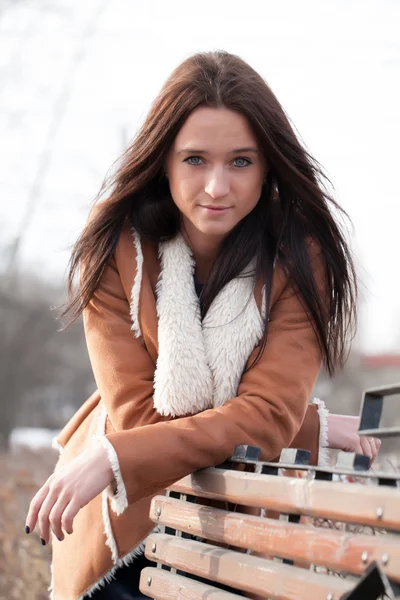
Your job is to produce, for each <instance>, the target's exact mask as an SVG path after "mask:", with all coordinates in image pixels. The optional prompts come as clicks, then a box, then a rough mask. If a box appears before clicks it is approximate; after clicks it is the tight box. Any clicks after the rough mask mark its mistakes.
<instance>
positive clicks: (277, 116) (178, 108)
mask: <svg viewBox="0 0 400 600" xmlns="http://www.w3.org/2000/svg"><path fill="white" fill-rule="evenodd" d="M332 207H334V208H336V209H337V208H338V207H337V206H336V204H335V203H334V201H333V200H332V199H331V198H330V197H329V195H328V193H327V192H326V191H325V189H324V188H323V186H322V180H321V171H320V169H319V167H318V164H317V163H316V161H314V160H313V159H312V157H311V156H310V155H309V154H308V152H307V151H306V150H305V149H304V148H303V147H302V146H301V144H300V142H299V141H298V139H297V138H296V136H295V134H294V132H293V129H292V127H291V125H290V123H289V121H288V119H287V117H286V115H285V113H284V111H283V109H282V107H281V106H280V104H279V102H278V100H277V99H276V98H275V96H274V94H273V93H272V92H271V90H270V88H269V87H268V86H267V84H266V83H265V82H264V81H263V79H262V78H261V77H260V76H259V75H258V74H257V73H256V72H255V71H254V70H253V69H252V68H251V67H250V66H249V65H247V64H246V63H245V62H243V61H242V60H241V59H239V58H237V57H236V56H233V55H231V54H227V53H225V52H212V53H204V54H197V55H195V56H193V57H191V58H189V59H188V60H186V61H185V62H183V63H182V64H181V65H180V66H179V67H178V68H177V69H176V70H175V71H174V73H173V74H172V75H171V76H170V78H169V79H168V81H167V82H166V84H165V86H164V87H163V89H162V91H161V92H160V94H159V96H158V97H157V99H156V101H155V103H154V105H153V106H152V108H151V110H150V113H149V115H148V117H147V119H146V121H145V123H144V125H143V127H142V128H141V130H140V132H139V134H138V135H137V137H136V139H135V140H134V141H133V143H132V144H131V146H130V147H129V148H128V150H127V151H126V153H125V155H124V157H123V160H122V162H121V164H120V166H119V168H118V170H117V172H116V174H115V176H114V178H113V180H112V181H111V182H110V185H109V193H108V196H107V199H106V200H103V201H101V202H99V203H98V204H97V206H96V209H95V210H94V211H93V212H92V214H91V217H90V219H89V222H88V224H87V226H86V227H85V229H84V231H83V233H82V235H81V237H80V238H79V240H78V241H77V243H76V246H75V248H74V252H73V255H72V259H71V270H70V279H69V284H70V291H71V290H72V281H73V278H74V275H75V274H76V272H77V270H78V268H79V269H80V272H81V278H80V286H79V289H78V292H77V294H76V295H75V296H72V298H71V302H70V305H69V310H70V313H71V316H72V318H73V319H74V318H76V317H78V316H79V315H80V314H81V313H83V319H84V326H85V333H86V338H87V345H88V350H89V355H90V359H91V363H92V367H93V372H94V375H95V379H96V383H97V386H98V390H97V391H96V392H95V393H94V394H93V395H92V396H91V397H90V398H89V399H88V400H87V401H86V403H85V404H84V405H83V406H82V407H81V409H80V410H79V411H78V412H77V413H76V415H75V416H74V417H73V418H72V419H71V421H70V422H69V423H68V424H67V425H66V427H65V428H64V429H63V431H62V432H61V434H60V435H59V437H58V444H59V446H60V447H61V448H62V453H61V456H60V461H59V463H58V466H57V469H56V471H55V473H54V474H53V475H52V476H51V477H50V478H49V479H48V481H47V482H46V483H45V484H44V486H43V487H42V488H41V489H40V490H39V492H38V493H37V494H36V496H35V498H34V499H33V501H32V503H31V507H30V510H29V514H28V517H27V522H26V527H27V532H28V533H29V531H32V530H33V529H34V527H35V525H36V522H37V521H38V523H39V528H40V535H41V538H42V543H44V544H45V543H47V542H48V541H49V537H50V527H51V529H52V531H53V533H54V536H53V540H54V546H53V597H54V598H55V600H76V599H78V598H84V597H88V596H89V595H91V596H92V597H96V598H103V599H105V598H135V597H139V592H138V590H137V584H136V583H134V582H135V576H137V573H138V570H139V565H141V564H142V563H143V558H138V557H139V556H140V555H141V554H142V552H143V540H145V538H146V536H147V535H148V534H149V532H150V531H151V530H152V528H153V524H152V522H151V521H150V519H149V505H150V500H151V497H152V496H153V495H154V494H156V493H160V492H162V491H163V490H165V488H167V487H168V486H169V485H170V484H172V483H173V482H175V481H176V480H178V479H179V478H181V477H183V476H185V475H187V474H189V473H192V472H193V471H196V470H198V469H201V468H203V467H207V466H211V465H216V464H218V463H221V462H223V461H224V460H225V459H226V458H228V457H229V456H230V455H232V453H233V450H234V447H235V445H236V444H251V445H253V446H258V447H260V448H261V451H262V458H263V459H264V460H273V459H276V458H277V457H279V454H280V451H281V449H282V448H283V447H287V446H289V445H293V446H296V447H302V448H309V449H310V450H311V451H312V459H313V462H314V463H316V462H317V461H318V460H319V461H322V460H323V458H324V451H325V452H326V450H324V447H327V446H330V447H336V448H342V449H347V450H357V451H359V452H362V453H365V454H368V455H369V456H370V457H371V458H372V459H374V458H375V456H376V453H377V448H378V446H379V442H378V441H376V440H373V439H369V440H367V439H360V438H359V437H358V436H357V434H356V429H357V419H356V418H355V417H354V418H353V417H341V416H339V415H327V411H326V409H325V407H324V406H323V404H322V403H321V402H320V401H315V402H314V403H311V404H309V401H310V397H311V394H312V390H313V387H314V384H315V381H316V378H317V375H318V372H319V370H320V366H321V363H324V364H325V366H326V369H327V371H328V372H329V373H330V374H333V373H334V372H335V371H336V370H337V369H338V368H339V367H340V366H341V365H342V363H343V360H344V355H345V342H346V338H347V335H348V333H349V332H350V330H351V327H352V325H353V324H354V317H355V302H356V289H355V288H356V286H355V277H354V268H353V264H352V260H351V256H350V252H349V250H348V247H347V245H346V242H345V239H344V237H343V235H342V232H341V230H340V227H339V226H338V223H337V222H336V220H335V218H334V216H333V212H332ZM65 533H66V534H67V535H65ZM68 534H69V535H68ZM57 538H58V540H59V541H58V540H57ZM126 565H130V566H129V567H127V566H126ZM113 577H115V579H114V581H113V582H112V583H110V582H111V580H112V579H113ZM135 586H136V589H135Z"/></svg>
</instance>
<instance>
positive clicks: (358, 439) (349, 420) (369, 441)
mask: <svg viewBox="0 0 400 600" xmlns="http://www.w3.org/2000/svg"><path fill="white" fill-rule="evenodd" d="M327 420H328V448H335V449H337V450H343V451H345V452H356V453H357V454H364V455H366V456H369V458H370V459H371V460H370V464H372V463H373V462H374V460H375V459H376V457H377V455H378V452H379V448H380V447H381V443H382V442H381V440H380V439H379V438H374V437H367V436H360V435H358V433H357V431H358V426H359V423H360V418H359V417H353V416H349V415H334V414H329V415H328V416H327Z"/></svg>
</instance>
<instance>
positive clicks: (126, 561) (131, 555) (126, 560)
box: [77, 525, 160, 600]
mask: <svg viewBox="0 0 400 600" xmlns="http://www.w3.org/2000/svg"><path fill="white" fill-rule="evenodd" d="M159 532H160V527H159V526H158V525H156V526H155V527H154V529H153V530H152V531H151V532H150V534H151V533H159ZM150 534H149V535H150ZM146 538H147V536H146ZM146 538H145V539H144V540H143V541H142V542H141V543H140V544H138V545H137V546H136V548H134V549H133V550H131V552H128V554H125V556H123V557H122V558H120V559H119V560H118V561H117V562H116V564H115V565H114V566H113V568H112V569H111V570H110V571H108V573H106V574H105V575H104V577H102V578H101V579H99V581H97V582H96V583H95V584H94V585H92V587H90V588H89V589H88V590H87V591H86V592H85V593H84V594H83V595H82V596H79V598H77V600H84V599H85V598H90V597H91V596H93V594H94V593H95V592H97V591H98V590H100V589H101V588H103V587H104V586H105V584H106V583H110V582H111V581H113V579H115V574H116V571H117V570H118V569H120V568H121V567H123V566H128V565H130V564H131V563H132V562H133V561H134V560H135V558H137V557H138V556H141V555H142V554H143V552H144V548H145V545H146Z"/></svg>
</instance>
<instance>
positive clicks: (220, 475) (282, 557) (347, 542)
mask: <svg viewBox="0 0 400 600" xmlns="http://www.w3.org/2000/svg"><path fill="white" fill-rule="evenodd" d="M392 389H393V386H392V387H391V388H379V392H376V390H369V391H368V392H366V393H365V395H364V402H363V408H362V414H361V425H360V427H362V428H363V430H365V431H368V435H380V436H382V428H380V426H379V420H380V413H379V410H377V402H378V400H377V397H378V396H379V394H381V399H382V402H381V403H380V406H381V408H382V404H383V400H384V398H385V396H386V395H389V394H387V391H388V390H389V391H390V390H392ZM398 389H399V391H400V386H399V387H398ZM371 392H375V395H374V394H371ZM396 393H398V392H396ZM368 394H369V396H368ZM371 397H372V400H371V399H368V398H371ZM378 404H379V402H378ZM371 406H372V407H373V409H371ZM380 412H382V411H380ZM367 413H368V414H369V416H368V418H367V416H366V414H367ZM360 433H363V431H361V429H360ZM397 433H398V432H395V433H393V428H390V434H387V435H397ZM383 435H386V434H383ZM258 457H259V451H258V449H256V448H252V447H248V446H238V447H237V448H236V451H235V455H234V456H233V457H232V458H231V459H230V460H229V461H228V462H227V463H224V465H221V466H220V467H216V468H209V469H205V470H202V471H199V472H197V473H194V474H192V475H190V476H188V477H185V478H183V479H182V480H180V481H179V482H177V483H176V484H175V485H174V486H173V487H172V488H171V489H170V490H169V492H168V494H167V495H166V496H157V497H155V498H154V499H153V501H152V504H151V512H150V516H151V518H152V520H153V521H154V523H155V524H157V525H158V526H159V532H158V533H153V534H151V535H150V536H149V537H148V539H147V541H146V549H145V553H146V556H147V557H148V558H149V559H150V560H152V561H154V562H155V563H157V566H155V567H154V568H150V567H149V568H146V569H144V570H143V571H142V573H141V580H140V589H141V591H142V592H143V593H144V594H146V595H148V596H150V597H151V598H154V599H157V600H158V599H159V600H162V599H165V600H167V599H172V598H173V599H174V600H175V599H178V600H181V599H183V598H185V599H191V600H200V599H204V600H205V599H207V600H234V599H235V598H238V597H243V595H244V596H246V597H250V598H252V597H253V598H254V597H256V598H264V599H280V600H306V599H307V600H310V599H312V600H314V599H315V600H344V599H346V600H377V599H378V598H383V597H384V598H400V535H399V532H400V473H386V472H385V473H383V472H381V473H379V472H370V471H369V470H368V464H367V463H368V461H367V460H366V457H363V456H359V455H354V454H350V453H339V455H338V460H337V463H336V465H335V467H332V468H321V467H312V466H310V465H308V460H309V452H308V451H305V450H294V449H285V450H283V452H282V455H281V459H280V462H279V463H266V462H260V461H259V460H258ZM238 469H240V470H238ZM199 499H202V500H200V501H204V499H205V501H206V502H208V503H210V502H211V503H212V501H222V502H224V503H226V506H225V508H226V510H223V509H221V508H215V507H213V506H204V505H202V504H199ZM250 513H252V514H250ZM193 576H195V577H196V578H197V580H195V579H193ZM220 585H222V586H228V587H229V588H231V590H232V591H230V590H229V591H227V590H226V589H224V590H223V589H219V588H218V586H220ZM384 594H386V595H384Z"/></svg>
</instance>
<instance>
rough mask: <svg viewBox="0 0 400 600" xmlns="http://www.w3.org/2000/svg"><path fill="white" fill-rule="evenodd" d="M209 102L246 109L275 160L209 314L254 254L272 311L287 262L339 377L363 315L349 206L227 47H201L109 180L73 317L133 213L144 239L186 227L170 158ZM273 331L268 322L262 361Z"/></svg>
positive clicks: (83, 240) (228, 254)
mask: <svg viewBox="0 0 400 600" xmlns="http://www.w3.org/2000/svg"><path fill="white" fill-rule="evenodd" d="M200 106H208V107H216V108H219V107H224V108H227V109H230V110H233V111H238V112H239V113H241V114H242V115H244V116H245V117H246V118H247V119H248V121H249V123H250V125H251V127H252V129H253V131H254V133H255V135H256V137H257V139H258V143H259V145H260V148H261V149H262V151H263V153H264V156H265V160H266V163H267V165H268V167H269V171H268V177H267V180H266V182H265V184H264V186H263V189H262V193H261V197H260V200H259V202H258V203H257V205H256V207H255V208H254V209H253V211H252V212H251V213H250V214H249V215H247V216H246V217H245V218H244V219H243V220H242V221H241V222H240V223H239V224H238V225H237V226H236V227H235V228H234V230H233V231H231V232H230V234H229V235H228V236H227V238H226V239H225V241H224V243H223V245H222V248H221V252H220V254H219V256H218V258H217V260H216V262H215V264H214V267H213V269H212V273H211V276H210V279H209V281H208V282H207V284H206V286H205V288H204V290H203V294H202V308H201V310H202V316H203V317H204V315H205V314H206V312H207V310H208V309H209V307H210V305H211V303H212V301H213V299H214V298H215V297H216V295H217V294H218V292H219V291H220V290H221V289H222V288H223V286H224V285H225V284H226V283H227V282H228V281H230V280H231V279H233V278H234V277H237V276H238V275H239V274H240V273H241V272H242V271H243V270H244V269H245V267H246V266H247V265H248V264H249V262H250V261H251V260H252V259H255V260H256V265H257V273H258V274H259V273H263V274H264V275H265V280H266V286H265V294H266V303H267V313H268V311H269V297H270V289H271V281H272V272H273V265H274V261H276V260H278V261H279V262H280V264H281V265H282V267H283V268H284V270H285V271H286V272H287V274H288V275H289V276H290V277H291V278H292V279H293V282H294V285H295V287H296V288H297V290H298V293H299V296H300V298H301V300H302V302H303V304H304V306H305V307H306V309H307V310H308V311H309V314H310V318H311V320H312V323H313V327H314V329H315V332H316V334H317V337H318V340H319V344H320V348H321V352H322V356H323V360H324V364H325V366H326V368H327V370H328V372H329V373H330V374H333V373H334V372H335V370H336V369H337V368H338V367H340V366H341V365H342V363H343V361H344V359H345V354H346V341H347V338H348V335H349V333H350V332H351V331H352V329H353V326H354V325H355V320H356V278H355V270H354V265H353V262H352V258H351V254H350V251H349V248H348V246H347V243H346V240H345V237H344V234H343V232H342V230H341V226H340V224H339V221H338V219H337V218H335V216H334V214H333V212H334V211H335V210H336V211H341V209H340V207H339V206H338V205H337V203H336V202H335V201H334V200H333V198H332V197H331V196H330V195H329V193H328V191H327V188H326V187H325V181H327V179H326V177H325V176H324V174H323V171H322V169H321V167H320V165H319V163H318V162H317V161H316V160H315V159H313V158H312V156H310V154H309V153H308V152H307V151H306V149H305V148H304V147H303V146H302V144H301V143H300V141H299V140H298V138H297V137H296V135H295V133H294V131H293V128H292V126H291V124H290V122H289V119H288V117H287V116H286V114H285V112H284V110H283V108H282V107H281V105H280V103H279V102H278V100H277V98H276V97H275V95H274V94H273V92H272V91H271V89H270V88H269V86H268V85H267V84H266V83H265V81H264V80H263V79H262V77H261V76H260V75H259V74H258V73H256V72H255V71H254V70H253V69H252V68H251V67H250V66H249V65H248V64H247V63H246V62H244V61H243V60H242V59H240V58H239V57H237V56H234V55H232V54H229V53H227V52H223V51H217V52H207V53H200V54H195V55H194V56H191V57H190V58H188V59H187V60H185V61H184V62H183V63H182V64H181V65H179V66H178V67H177V68H176V69H175V71H174V72H173V73H172V74H171V76H170V77H169V78H168V80H167V81H166V83H165V85H164V87H163V88H162V90H161V92H160V93H159V95H158V96H157V98H156V100H155V101H154V103H153V105H152V107H151V109H150V112H149V114H148V116H147V118H146V120H145V122H144V124H143V126H142V127H141V129H140V130H139V132H138V134H137V136H136V137H135V139H134V140H133V142H132V143H131V144H130V146H129V147H128V148H127V150H126V151H125V153H124V154H123V156H122V157H121V160H120V163H119V165H118V168H117V169H116V172H115V174H114V175H113V176H111V177H110V178H109V179H108V180H106V181H105V183H104V184H103V186H102V189H101V190H100V192H99V195H98V198H99V197H100V196H101V195H103V194H104V193H105V192H107V194H108V197H107V200H105V201H102V202H100V203H99V204H98V208H97V211H96V212H95V214H94V216H93V217H92V218H91V219H90V220H89V222H88V224H87V225H86V227H85V229H84V230H83V232H82V234H81V236H80V237H79V239H78V240H77V242H76V244H75V246H74V249H73V252H72V256H71V260H70V266H69V274H68V291H69V295H70V296H69V298H70V300H69V304H68V306H67V309H66V310H65V311H64V313H63V314H64V315H65V314H69V315H70V320H71V321H73V320H75V319H76V318H77V317H78V316H79V315H80V314H81V312H82V311H83V309H84V308H85V307H86V306H87V304H88V302H89V301H90V299H91V297H92V295H93V293H94V291H95V289H96V287H97V286H98V283H99V280H100V278H101V275H102V272H103V269H104V267H105V265H106V263H107V261H108V260H109V259H110V257H111V256H112V254H113V252H114V250H115V246H116V244H117V242H118V239H119V236H120V234H121V230H122V227H123V224H124V222H125V221H126V219H128V220H129V221H130V223H131V224H132V226H133V227H134V228H135V229H136V231H137V232H138V233H139V235H140V236H142V237H143V238H145V239H147V240H150V241H151V242H154V243H158V242H160V241H161V240H168V239H171V238H173V237H174V236H175V235H176V234H177V233H178V231H179V229H180V214H179V211H178V209H177V207H176V205H175V204H174V202H173V200H172V198H171V194H170V191H169V186H168V181H167V180H166V178H165V176H164V165H165V162H166V157H167V153H168V151H169V149H170V148H171V145H172V143H173V141H174V138H175V137H176V135H177V133H178V131H179V130H180V128H181V127H182V125H183V123H184V122H185V120H186V119H187V118H188V116H189V115H190V113H191V112H192V111H193V110H195V109H196V108H198V107H200ZM341 212H342V214H343V211H341ZM309 238H312V239H313V240H314V241H315V242H316V244H317V245H318V246H319V248H320V249H321V252H322V256H323V259H324V263H325V265H326V282H327V283H326V285H327V294H326V296H325V295H324V299H322V298H321V295H320V294H319V293H318V290H317V286H316V281H315V278H314V276H313V271H312V268H311V261H310V256H309V252H308V249H307V239H309ZM238 249H240V251H238ZM82 264H84V265H85V269H84V272H83V274H82V276H81V281H80V286H79V289H78V291H77V292H76V294H75V295H74V292H73V281H74V277H75V275H76V274H77V271H78V270H79V267H80V265H82ZM267 333H268V319H266V323H265V330H264V335H263V340H262V344H261V349H260V352H259V354H258V356H257V359H258V358H259V357H260V355H261V353H262V351H263V349H264V347H265V343H266V340H267ZM257 359H256V361H255V362H257ZM253 364H255V363H253ZM252 366H253V365H252Z"/></svg>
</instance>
